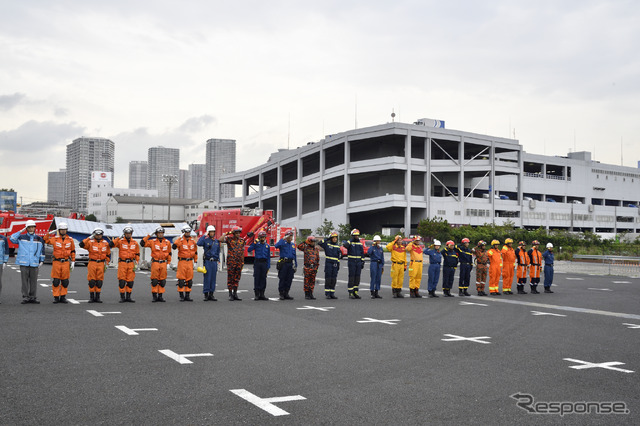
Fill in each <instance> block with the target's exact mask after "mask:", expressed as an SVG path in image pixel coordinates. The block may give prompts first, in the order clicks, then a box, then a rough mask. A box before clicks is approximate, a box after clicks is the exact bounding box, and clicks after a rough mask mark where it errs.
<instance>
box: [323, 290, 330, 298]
mask: <svg viewBox="0 0 640 426" xmlns="http://www.w3.org/2000/svg"><path fill="white" fill-rule="evenodd" d="M324 297H325V299H331V292H330V291H325V292H324Z"/></svg>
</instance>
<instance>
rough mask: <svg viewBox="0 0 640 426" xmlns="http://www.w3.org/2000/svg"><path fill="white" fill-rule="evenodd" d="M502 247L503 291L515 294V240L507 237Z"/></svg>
mask: <svg viewBox="0 0 640 426" xmlns="http://www.w3.org/2000/svg"><path fill="white" fill-rule="evenodd" d="M504 243H505V245H504V246H503V247H502V293H504V294H513V292H512V291H511V285H512V284H513V271H514V269H515V267H516V252H515V251H514V250H513V240H512V239H511V238H507V239H506V240H504Z"/></svg>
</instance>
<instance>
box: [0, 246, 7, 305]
mask: <svg viewBox="0 0 640 426" xmlns="http://www.w3.org/2000/svg"><path fill="white" fill-rule="evenodd" d="M8 261H9V242H8V241H7V239H6V238H5V237H4V236H3V235H0V293H2V271H4V268H5V265H6V264H7V262H8Z"/></svg>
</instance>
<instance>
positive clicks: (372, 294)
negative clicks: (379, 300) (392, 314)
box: [371, 290, 376, 299]
mask: <svg viewBox="0 0 640 426" xmlns="http://www.w3.org/2000/svg"><path fill="white" fill-rule="evenodd" d="M371 298H372V299H375V298H376V292H375V291H374V290H371Z"/></svg>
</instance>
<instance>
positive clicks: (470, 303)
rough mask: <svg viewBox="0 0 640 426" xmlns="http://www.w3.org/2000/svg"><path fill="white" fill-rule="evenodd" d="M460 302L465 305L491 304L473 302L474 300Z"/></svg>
mask: <svg viewBox="0 0 640 426" xmlns="http://www.w3.org/2000/svg"><path fill="white" fill-rule="evenodd" d="M460 304H461V305H462V306H465V305H478V306H489V305H485V304H484V303H473V302H460Z"/></svg>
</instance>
